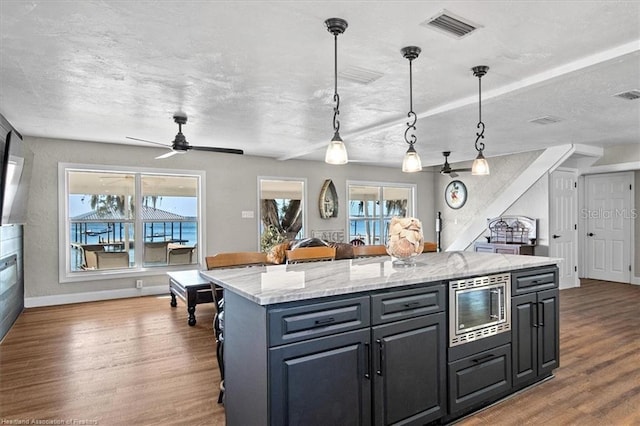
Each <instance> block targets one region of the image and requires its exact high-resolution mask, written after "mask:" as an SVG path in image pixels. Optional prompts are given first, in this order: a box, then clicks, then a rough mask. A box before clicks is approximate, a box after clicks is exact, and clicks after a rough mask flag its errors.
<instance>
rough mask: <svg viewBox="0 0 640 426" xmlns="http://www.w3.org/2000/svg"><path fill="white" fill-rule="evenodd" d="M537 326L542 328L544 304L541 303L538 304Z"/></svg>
mask: <svg viewBox="0 0 640 426" xmlns="http://www.w3.org/2000/svg"><path fill="white" fill-rule="evenodd" d="M538 310H539V312H538V319H539V320H540V321H539V322H538V326H540V327H544V304H543V303H542V302H538Z"/></svg>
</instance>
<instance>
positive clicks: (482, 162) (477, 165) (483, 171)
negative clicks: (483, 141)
mask: <svg viewBox="0 0 640 426" xmlns="http://www.w3.org/2000/svg"><path fill="white" fill-rule="evenodd" d="M471 174H472V175H475V176H486V175H488V174H489V163H488V162H487V159H486V158H484V155H482V151H480V152H479V153H478V156H477V157H476V159H475V160H473V165H472V166H471Z"/></svg>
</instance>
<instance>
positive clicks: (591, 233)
mask: <svg viewBox="0 0 640 426" xmlns="http://www.w3.org/2000/svg"><path fill="white" fill-rule="evenodd" d="M587 235H588V236H590V237H593V236H594V235H596V234H594V233H593V232H589V233H588V234H587Z"/></svg>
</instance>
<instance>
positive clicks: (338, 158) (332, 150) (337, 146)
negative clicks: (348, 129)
mask: <svg viewBox="0 0 640 426" xmlns="http://www.w3.org/2000/svg"><path fill="white" fill-rule="evenodd" d="M324 161H325V163H329V164H347V163H348V162H349V157H348V156H347V147H346V146H344V142H342V138H341V137H340V134H339V133H338V132H337V131H336V133H335V134H334V135H333V139H331V142H329V146H327V153H326V154H325V156H324Z"/></svg>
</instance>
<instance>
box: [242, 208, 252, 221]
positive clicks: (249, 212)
mask: <svg viewBox="0 0 640 426" xmlns="http://www.w3.org/2000/svg"><path fill="white" fill-rule="evenodd" d="M242 218H243V219H253V210H243V211H242Z"/></svg>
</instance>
